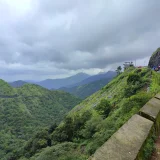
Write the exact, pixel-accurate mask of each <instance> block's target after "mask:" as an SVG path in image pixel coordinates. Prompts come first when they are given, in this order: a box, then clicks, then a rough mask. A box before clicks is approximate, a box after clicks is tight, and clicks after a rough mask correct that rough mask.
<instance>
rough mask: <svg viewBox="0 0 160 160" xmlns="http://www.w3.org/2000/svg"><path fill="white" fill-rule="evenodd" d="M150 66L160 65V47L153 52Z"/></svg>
mask: <svg viewBox="0 0 160 160" xmlns="http://www.w3.org/2000/svg"><path fill="white" fill-rule="evenodd" d="M148 66H149V67H151V68H153V67H158V66H160V48H158V49H157V50H156V51H155V52H154V53H153V54H152V56H151V58H150V60H149V64H148Z"/></svg>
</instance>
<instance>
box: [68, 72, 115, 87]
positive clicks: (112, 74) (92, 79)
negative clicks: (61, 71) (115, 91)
mask: <svg viewBox="0 0 160 160" xmlns="http://www.w3.org/2000/svg"><path fill="white" fill-rule="evenodd" d="M116 75H117V73H116V72H114V71H108V72H103V73H99V74H97V75H93V76H90V77H88V78H86V79H84V80H82V81H80V82H78V83H75V84H72V85H70V86H66V87H67V88H71V87H75V86H81V85H84V84H89V83H91V82H95V81H98V80H101V79H104V78H109V79H110V78H113V77H115V76H116Z"/></svg>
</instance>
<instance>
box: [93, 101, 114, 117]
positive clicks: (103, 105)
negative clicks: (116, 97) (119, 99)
mask: <svg viewBox="0 0 160 160" xmlns="http://www.w3.org/2000/svg"><path fill="white" fill-rule="evenodd" d="M111 108H112V107H111V104H110V103H109V101H108V100H106V99H102V100H101V102H100V103H99V104H98V105H97V106H96V107H95V110H96V111H97V112H98V113H99V114H100V115H102V116H104V117H105V118H106V117H107V116H108V115H109V113H110V111H111Z"/></svg>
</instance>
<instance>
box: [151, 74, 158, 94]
mask: <svg viewBox="0 0 160 160" xmlns="http://www.w3.org/2000/svg"><path fill="white" fill-rule="evenodd" d="M151 92H153V93H154V94H156V93H158V92H160V74H159V73H157V72H154V71H152V83H151Z"/></svg>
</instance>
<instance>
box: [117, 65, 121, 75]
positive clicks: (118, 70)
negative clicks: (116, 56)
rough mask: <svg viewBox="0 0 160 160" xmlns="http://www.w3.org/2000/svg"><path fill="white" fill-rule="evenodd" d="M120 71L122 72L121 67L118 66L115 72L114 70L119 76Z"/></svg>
mask: <svg viewBox="0 0 160 160" xmlns="http://www.w3.org/2000/svg"><path fill="white" fill-rule="evenodd" d="M121 71H122V67H121V66H118V67H117V70H116V72H117V75H119V74H120V73H121Z"/></svg>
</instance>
